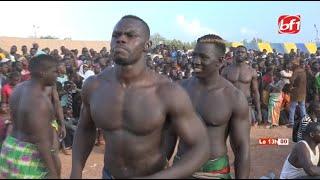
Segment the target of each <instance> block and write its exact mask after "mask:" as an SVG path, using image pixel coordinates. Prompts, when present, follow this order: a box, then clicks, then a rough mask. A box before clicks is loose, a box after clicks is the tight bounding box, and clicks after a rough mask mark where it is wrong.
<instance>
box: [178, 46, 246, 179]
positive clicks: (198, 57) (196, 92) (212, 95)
mask: <svg viewBox="0 0 320 180" xmlns="http://www.w3.org/2000/svg"><path fill="white" fill-rule="evenodd" d="M193 54H194V56H193V63H194V67H195V73H194V75H195V76H194V77H191V78H189V79H187V80H184V81H182V86H183V87H184V88H185V89H186V90H187V92H188V94H189V96H190V97H191V101H192V104H193V106H194V108H195V109H196V110H197V113H198V114H199V115H200V116H201V119H202V120H203V122H204V123H205V124H206V127H207V130H208V133H209V140H210V147H211V151H210V152H211V154H210V159H216V158H218V157H221V156H223V155H225V154H227V145H226V141H227V137H228V136H230V143H231V147H232V148H233V152H234V153H235V163H234V164H235V178H249V171H250V143H249V139H250V138H249V137H250V125H249V121H248V119H249V108H248V103H247V100H246V98H245V96H244V95H243V93H242V92H241V91H240V90H238V89H237V88H235V87H234V86H233V85H232V84H231V83H230V82H228V81H227V80H226V79H224V78H223V77H222V76H220V75H219V69H220V67H221V66H222V64H223V60H222V57H223V53H221V52H220V51H219V49H217V48H216V46H215V45H214V44H208V43H197V45H196V47H195V49H194V53H193ZM184 149H185V147H184V145H183V144H182V145H181V146H180V147H179V153H181V152H183V151H184Z"/></svg>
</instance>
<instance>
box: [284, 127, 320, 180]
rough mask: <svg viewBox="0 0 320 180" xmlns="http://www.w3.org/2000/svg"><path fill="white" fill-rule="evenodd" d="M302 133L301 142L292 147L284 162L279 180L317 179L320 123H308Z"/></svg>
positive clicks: (319, 169) (319, 176) (318, 176)
mask: <svg viewBox="0 0 320 180" xmlns="http://www.w3.org/2000/svg"><path fill="white" fill-rule="evenodd" d="M302 133H303V140H301V141H299V142H298V143H297V144H295V145H294V147H293V149H292V151H291V153H290V154H289V155H288V157H287V159H286V161H285V162H284V165H283V168H282V171H281V174H280V179H296V178H299V179H305V178H309V179H310V178H311V179H319V178H320V167H319V147H318V145H319V143H320V123H319V122H310V123H309V124H308V125H307V127H306V130H305V131H303V132H302Z"/></svg>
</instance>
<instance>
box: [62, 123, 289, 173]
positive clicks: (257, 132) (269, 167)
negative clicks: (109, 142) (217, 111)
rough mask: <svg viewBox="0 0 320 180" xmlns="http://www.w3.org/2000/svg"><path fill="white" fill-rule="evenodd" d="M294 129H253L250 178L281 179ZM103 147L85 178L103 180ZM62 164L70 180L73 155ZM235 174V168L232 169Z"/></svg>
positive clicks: (91, 160) (96, 149) (92, 158)
mask: <svg viewBox="0 0 320 180" xmlns="http://www.w3.org/2000/svg"><path fill="white" fill-rule="evenodd" d="M291 133H292V129H288V128H286V127H278V128H275V129H265V128H263V127H257V128H252V129H251V137H250V140H251V141H250V149H251V171H250V178H257V179H258V178H260V177H261V176H263V175H266V174H267V173H268V172H269V171H273V172H274V173H275V175H276V178H279V176H280V171H281V169H282V166H283V163H284V160H285V159H286V157H287V155H288V153H289V152H290V150H291V147H292V145H293V142H292V141H291ZM267 137H271V138H289V139H290V142H289V145H288V146H277V145H259V141H258V139H259V138H267ZM103 152H104V147H103V146H99V147H97V146H95V147H94V149H93V151H92V152H91V154H90V156H89V158H88V161H87V163H86V166H85V168H84V171H83V178H90V179H91V178H97V179H101V177H102V175H101V171H102V167H103ZM229 156H230V163H231V166H233V159H234V156H233V153H232V151H231V150H230V147H229ZM60 158H61V163H62V178H69V176H70V172H71V155H70V156H66V155H64V154H62V153H60ZM232 172H233V168H232Z"/></svg>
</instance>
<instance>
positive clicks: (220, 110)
mask: <svg viewBox="0 0 320 180" xmlns="http://www.w3.org/2000/svg"><path fill="white" fill-rule="evenodd" d="M224 90H225V88H221V89H215V90H207V89H203V88H199V87H197V86H192V85H191V86H190V85H189V86H188V87H187V92H188V94H189V96H190V98H191V101H192V104H193V106H194V108H195V109H196V111H197V113H198V114H199V115H200V117H201V118H202V120H203V121H204V122H205V123H206V125H207V126H221V125H225V124H226V123H228V121H229V119H230V117H231V114H232V110H231V108H229V107H230V103H229V101H227V100H226V99H227V98H228V97H226V94H225V92H224Z"/></svg>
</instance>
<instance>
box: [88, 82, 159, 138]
mask: <svg viewBox="0 0 320 180" xmlns="http://www.w3.org/2000/svg"><path fill="white" fill-rule="evenodd" d="M163 109H164V108H163V106H162V104H161V101H160V99H159V98H158V97H157V95H156V87H155V86H153V87H142V88H122V87H121V86H120V85H115V84H106V85H104V86H101V87H99V88H98V89H96V90H95V91H94V92H93V93H92V95H91V97H90V110H91V116H92V119H93V121H94V122H95V124H96V126H97V127H100V128H102V129H104V130H106V131H117V130H127V131H129V132H131V133H133V134H136V135H146V134H149V133H152V132H153V131H155V130H156V129H158V128H161V127H162V125H163V123H164V121H165V113H164V110H163Z"/></svg>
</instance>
